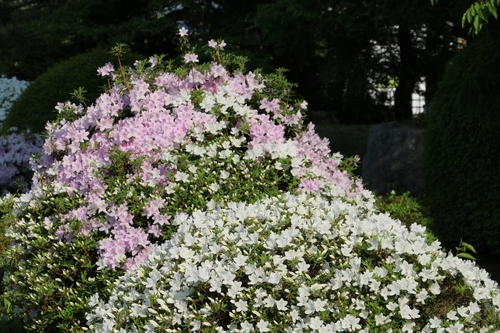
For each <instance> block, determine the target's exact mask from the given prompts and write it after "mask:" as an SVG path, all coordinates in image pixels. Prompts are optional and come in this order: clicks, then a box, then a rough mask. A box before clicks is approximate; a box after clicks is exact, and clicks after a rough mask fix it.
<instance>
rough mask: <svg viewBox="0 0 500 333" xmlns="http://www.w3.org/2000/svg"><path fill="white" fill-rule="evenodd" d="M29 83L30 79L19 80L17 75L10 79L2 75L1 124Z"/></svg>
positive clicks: (0, 87)
mask: <svg viewBox="0 0 500 333" xmlns="http://www.w3.org/2000/svg"><path fill="white" fill-rule="evenodd" d="M28 85H29V82H28V81H23V80H18V79H17V78H16V77H13V78H10V79H9V78H7V77H5V76H0V125H1V123H2V122H3V121H4V120H5V117H6V116H7V111H8V110H9V109H10V107H11V106H12V103H14V101H15V100H16V99H17V98H19V96H20V95H21V94H22V93H23V91H24V90H25V89H26V88H27V87H28Z"/></svg>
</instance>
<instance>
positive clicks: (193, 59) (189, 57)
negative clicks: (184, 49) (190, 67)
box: [184, 53, 198, 63]
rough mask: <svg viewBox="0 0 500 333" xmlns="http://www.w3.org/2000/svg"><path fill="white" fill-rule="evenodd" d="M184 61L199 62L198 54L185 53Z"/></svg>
mask: <svg viewBox="0 0 500 333" xmlns="http://www.w3.org/2000/svg"><path fill="white" fill-rule="evenodd" d="M184 62H185V63H190V62H198V55H197V54H194V53H186V54H185V55H184Z"/></svg>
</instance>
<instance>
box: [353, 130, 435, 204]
mask: <svg viewBox="0 0 500 333" xmlns="http://www.w3.org/2000/svg"><path fill="white" fill-rule="evenodd" d="M424 131H425V130H424V129H423V128H418V127H411V126H405V125H402V124H400V123H398V122H395V121H394V122H388V123H382V124H377V125H373V126H371V127H370V130H369V134H368V148H367V152H366V155H365V156H364V157H363V161H362V177H363V183H364V184H365V185H366V187H367V188H368V189H370V190H372V191H376V192H378V193H388V192H389V191H391V190H395V191H397V192H398V193H404V192H407V191H410V192H411V193H412V195H414V196H417V197H418V196H419V195H420V192H421V190H422V185H423V179H422V168H421V160H422V153H423V134H424Z"/></svg>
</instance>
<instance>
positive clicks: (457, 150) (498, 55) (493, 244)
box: [423, 35, 500, 255]
mask: <svg viewBox="0 0 500 333" xmlns="http://www.w3.org/2000/svg"><path fill="white" fill-rule="evenodd" d="M499 71H500V40H499V39H498V37H494V36H489V35H485V36H483V37H482V38H479V39H478V40H477V41H475V42H474V43H472V44H471V45H469V46H467V47H466V48H465V49H464V50H461V51H459V52H458V54H457V55H456V56H455V57H454V58H453V59H452V61H451V63H450V64H449V66H448V68H447V70H446V74H445V76H444V78H443V80H442V82H441V83H440V85H439V88H438V90H437V92H436V95H435V97H434V99H433V102H432V107H431V110H430V114H429V116H428V126H427V130H426V133H425V139H424V140H425V141H424V147H425V148H424V171H423V172H424V180H425V185H424V197H423V200H424V202H425V205H426V206H428V207H429V209H430V213H431V215H432V217H433V220H434V229H435V233H436V235H437V236H438V237H439V239H440V240H441V241H442V242H443V244H444V245H445V246H446V247H447V248H453V247H454V246H457V245H458V243H459V242H460V239H461V238H463V241H465V242H468V243H471V244H473V245H474V246H475V247H476V249H478V250H479V251H480V252H482V253H491V254H496V255H498V254H500V206H499V205H498V202H499V201H500V169H499V168H498V165H499V164H500V155H499V154H498V153H496V152H497V151H498V147H499V145H500V136H499V135H498V133H499V130H500V95H499V94H498V91H497V87H498V85H499V84H500V81H499V80H500V79H499V77H498V72H499Z"/></svg>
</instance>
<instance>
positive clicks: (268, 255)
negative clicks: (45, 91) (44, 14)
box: [0, 29, 500, 332]
mask: <svg viewBox="0 0 500 333" xmlns="http://www.w3.org/2000/svg"><path fill="white" fill-rule="evenodd" d="M180 37H181V46H182V47H183V49H184V50H185V54H184V56H182V57H180V59H178V60H173V61H164V59H163V58H162V57H161V56H155V57H152V58H150V59H149V60H147V61H140V62H137V63H136V66H135V67H134V68H131V69H128V70H126V69H125V68H123V67H119V68H116V69H115V68H114V67H113V66H112V65H111V64H106V65H105V66H104V67H102V68H100V69H99V70H98V73H99V75H102V76H105V77H107V78H109V79H110V86H109V90H108V91H107V92H106V93H104V94H102V95H101V96H100V97H99V98H98V99H97V100H96V101H95V103H94V104H92V105H89V106H85V105H75V104H70V103H66V104H59V105H58V106H57V110H58V112H59V115H60V118H59V120H58V121H56V122H55V123H51V124H48V126H47V130H48V137H47V139H46V141H45V144H44V147H43V154H42V155H41V157H40V158H39V159H38V161H37V163H36V166H35V176H34V177H33V186H32V189H31V190H30V192H28V193H26V194H22V195H19V196H17V197H12V196H9V199H8V200H5V201H4V202H0V206H2V207H5V206H8V207H10V210H8V213H7V214H5V215H4V216H3V217H2V219H3V220H5V221H7V222H8V225H10V228H9V230H8V231H7V236H8V237H10V239H11V240H12V241H13V243H12V246H11V247H10V248H9V249H8V250H7V251H6V253H5V254H4V256H3V264H2V266H3V267H2V268H3V270H4V271H5V275H4V278H3V285H4V288H3V290H6V291H5V293H4V295H3V297H4V299H7V300H9V302H10V303H11V304H12V315H13V316H14V314H17V315H19V316H21V317H22V319H23V320H24V324H25V327H26V329H28V330H30V331H35V332H54V331H68V332H80V331H82V330H83V329H85V328H88V329H90V330H91V331H97V332H102V331H116V332H128V331H132V332H133V331H134V330H136V331H139V332H142V331H148V332H149V331H151V332H152V331H154V330H156V331H158V332H163V331H167V332H168V331H169V330H170V331H189V330H191V331H195V330H198V329H203V330H206V331H211V332H212V331H224V330H229V331H248V330H256V331H262V332H266V331H275V332H281V331H287V330H288V331H298V332H300V331H329V330H331V331H335V330H337V331H340V330H345V331H349V330H350V331H360V330H362V329H364V330H365V331H368V330H370V332H371V331H374V332H377V330H379V331H382V330H384V331H390V330H391V329H395V331H400V330H403V331H416V330H419V329H422V330H424V329H425V330H427V331H433V330H435V331H439V327H446V330H448V331H451V332H452V331H453V330H455V331H460V330H461V329H462V328H463V329H467V330H469V331H474V329H476V331H481V330H482V332H488V331H489V330H490V328H491V327H494V328H497V329H498V328H500V326H499V324H498V322H497V321H496V320H497V319H498V318H497V317H498V313H499V312H498V302H499V299H498V289H497V288H496V284H495V283H493V282H492V281H491V280H490V279H489V278H488V277H487V274H486V273H485V272H484V271H480V270H478V269H477V268H475V267H474V266H473V265H472V264H468V263H465V262H463V261H461V260H459V259H455V258H453V257H446V256H445V255H444V254H443V253H442V252H441V251H440V249H439V245H438V243H433V244H432V245H427V243H426V242H425V237H424V234H423V228H419V227H413V229H412V231H411V232H409V231H407V229H405V228H404V227H403V226H402V225H401V223H400V222H397V221H394V220H392V219H390V218H388V217H387V216H386V215H377V214H375V209H374V208H373V203H374V200H373V196H372V194H371V193H370V192H368V191H365V190H364V189H363V187H362V186H361V182H360V181H358V180H355V179H353V178H352V177H351V176H350V175H349V173H348V172H347V171H346V169H345V167H347V168H350V166H351V165H352V161H347V162H346V161H345V160H343V159H342V156H341V155H340V154H331V153H330V151H329V148H328V142H327V141H326V140H322V139H320V137H319V136H318V135H317V134H316V133H315V131H314V126H313V125H306V124H304V122H303V119H302V118H303V117H302V112H303V111H304V110H305V109H306V103H305V102H303V101H300V100H293V97H292V95H291V92H292V88H293V86H292V85H291V84H289V83H288V82H286V80H285V79H284V77H283V75H282V72H280V71H278V72H277V73H275V74H272V75H262V74H259V73H252V72H244V71H243V70H242V62H241V60H242V59H240V58H238V57H234V56H230V55H227V54H224V53H222V52H221V51H222V49H223V48H224V46H225V44H224V42H223V41H214V40H212V41H210V42H209V44H208V46H207V50H208V51H209V53H210V54H211V55H212V59H213V62H211V63H208V64H203V63H200V60H199V58H200V59H201V57H198V54H197V53H196V52H194V50H193V49H192V48H191V47H190V46H189V36H188V32H187V30H186V29H181V31H180ZM121 51H122V50H121V46H119V47H117V48H116V49H115V52H116V53H117V54H118V55H120V54H121ZM176 61H177V62H176ZM178 62H180V64H179V63H178ZM230 69H231V70H230ZM0 304H1V302H0ZM87 320H88V321H87ZM426 320H428V322H426ZM160 325H161V327H160ZM85 326H88V327H85Z"/></svg>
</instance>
